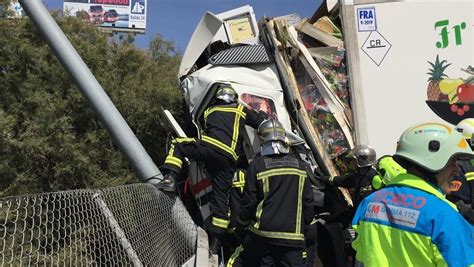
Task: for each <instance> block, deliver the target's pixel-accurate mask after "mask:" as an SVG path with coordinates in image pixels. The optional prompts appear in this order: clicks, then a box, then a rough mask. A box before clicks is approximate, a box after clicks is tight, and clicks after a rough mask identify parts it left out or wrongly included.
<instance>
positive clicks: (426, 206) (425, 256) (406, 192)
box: [352, 123, 474, 266]
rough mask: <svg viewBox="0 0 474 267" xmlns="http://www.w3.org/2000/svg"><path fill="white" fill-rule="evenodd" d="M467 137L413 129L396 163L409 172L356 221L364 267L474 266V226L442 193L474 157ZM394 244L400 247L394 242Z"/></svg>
mask: <svg viewBox="0 0 474 267" xmlns="http://www.w3.org/2000/svg"><path fill="white" fill-rule="evenodd" d="M472 157H473V154H472V150H471V148H470V147H469V145H468V144H467V142H466V140H465V139H464V137H463V136H462V135H461V134H460V133H459V132H457V131H456V130H455V129H453V128H452V127H450V126H448V125H445V124H442V123H424V124H419V125H415V126H413V127H410V128H408V129H407V130H406V131H405V132H404V133H403V134H402V135H401V137H400V139H399V141H398V144H397V151H396V153H395V155H394V156H393V158H394V159H395V160H396V161H397V162H398V163H399V164H400V165H401V166H402V167H403V168H405V169H406V173H401V174H399V175H398V176H397V177H395V178H394V180H392V181H391V183H390V184H389V185H387V186H386V187H384V188H382V189H380V190H378V191H376V192H374V193H372V194H371V195H369V196H367V197H366V198H365V199H364V200H363V201H362V202H361V203H360V205H359V208H358V209H357V211H356V214H355V216H354V219H353V221H352V224H353V227H354V229H356V232H357V234H358V235H357V238H356V240H355V241H354V242H353V244H352V246H353V247H354V249H355V250H356V251H357V254H356V258H357V260H358V261H360V262H362V263H363V264H364V266H470V265H472V264H474V246H473V243H472V233H473V229H472V226H471V225H470V224H469V223H468V222H467V221H466V220H465V219H464V218H463V217H462V216H461V215H460V214H459V213H458V212H457V209H456V206H455V205H454V204H453V203H451V202H450V201H448V200H447V199H446V198H445V196H444V194H443V192H442V188H443V187H444V186H445V184H446V183H448V182H449V180H450V179H451V178H452V177H453V176H454V175H456V173H457V172H458V166H457V161H458V160H459V159H467V158H472ZM394 240H395V241H396V242H394Z"/></svg>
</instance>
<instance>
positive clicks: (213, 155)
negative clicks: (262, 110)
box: [157, 85, 264, 253]
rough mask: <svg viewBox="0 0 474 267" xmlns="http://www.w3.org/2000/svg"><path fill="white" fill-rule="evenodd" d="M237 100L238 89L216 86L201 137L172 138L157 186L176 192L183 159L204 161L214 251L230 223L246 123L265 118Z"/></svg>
mask: <svg viewBox="0 0 474 267" xmlns="http://www.w3.org/2000/svg"><path fill="white" fill-rule="evenodd" d="M237 100H238V95H237V93H236V91H235V90H234V89H233V88H232V87H230V86H229V85H222V86H221V87H220V88H218V89H217V91H216V95H215V101H214V103H213V104H212V105H211V106H210V107H209V108H207V109H206V110H205V112H204V118H203V119H204V126H203V128H204V129H203V131H202V133H201V138H200V139H195V138H177V139H175V140H173V142H172V145H171V148H170V151H169V153H168V156H167V157H166V159H165V163H164V166H163V169H165V175H164V178H163V180H162V181H161V182H160V183H159V184H158V185H157V187H158V188H160V189H162V190H164V191H169V192H174V191H175V181H176V179H177V177H178V174H179V173H180V171H181V167H182V164H183V161H184V158H185V157H186V158H190V159H194V160H197V161H201V162H204V165H205V167H206V170H207V173H208V175H209V177H210V180H211V185H212V191H213V194H212V197H211V199H210V208H211V219H210V222H209V223H208V224H209V230H210V232H211V244H210V249H211V251H212V252H213V253H217V252H218V250H219V249H220V247H221V245H222V243H223V241H224V239H225V234H226V233H227V228H228V225H229V193H230V190H231V185H232V177H233V176H234V172H235V164H236V161H237V159H238V158H239V154H240V153H241V151H242V135H241V133H242V132H243V131H244V127H245V125H249V126H251V127H253V128H257V127H258V125H259V123H260V122H261V121H263V119H264V118H261V117H259V115H258V114H257V113H255V112H252V111H250V110H249V109H247V108H246V107H244V106H243V105H241V104H239V103H237Z"/></svg>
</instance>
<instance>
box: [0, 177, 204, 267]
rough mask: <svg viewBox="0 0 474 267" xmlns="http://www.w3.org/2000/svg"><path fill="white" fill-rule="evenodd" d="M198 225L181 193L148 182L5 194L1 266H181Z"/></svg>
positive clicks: (0, 204)
mask: <svg viewBox="0 0 474 267" xmlns="http://www.w3.org/2000/svg"><path fill="white" fill-rule="evenodd" d="M196 231H197V229H196V225H195V224H194V222H193V221H192V219H191V218H190V217H189V215H188V213H187V212H186V209H185V208H184V206H183V205H182V203H181V202H180V201H179V200H178V199H177V198H176V197H171V196H169V195H166V194H164V193H162V192H160V191H158V190H156V189H155V188H154V187H153V186H151V185H147V184H133V185H127V186H120V187H113V188H107V189H103V190H74V191H64V192H56V193H47V194H38V195H27V196H20V197H10V198H4V199H0V262H1V266H7V265H14V266H26V265H61V266H62V265H68V266H77V265H108V266H122V265H127V266H130V265H135V266H141V265H148V266H180V265H182V264H183V263H185V262H186V261H187V260H189V259H190V258H191V257H192V256H193V255H194V254H195V248H196Z"/></svg>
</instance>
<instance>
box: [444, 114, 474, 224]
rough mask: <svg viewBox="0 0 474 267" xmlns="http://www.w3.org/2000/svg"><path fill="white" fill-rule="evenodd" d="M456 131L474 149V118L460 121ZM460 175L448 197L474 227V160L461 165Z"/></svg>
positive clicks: (452, 183)
mask: <svg viewBox="0 0 474 267" xmlns="http://www.w3.org/2000/svg"><path fill="white" fill-rule="evenodd" d="M456 130H457V131H458V132H460V133H462V135H463V136H464V138H466V141H467V142H468V143H469V144H470V145H471V148H473V147H474V140H473V138H472V137H473V135H474V118H468V119H464V120H462V121H460V122H459V123H458V125H456ZM459 167H460V168H461V173H460V175H458V176H456V177H455V178H454V179H453V181H452V182H451V187H450V189H451V193H450V194H448V195H447V196H446V197H447V198H448V199H449V200H450V201H452V202H453V203H455V204H456V206H457V207H458V209H459V212H460V213H461V214H462V216H464V218H466V220H467V221H468V222H469V223H470V224H472V225H474V160H465V161H462V162H460V163H459Z"/></svg>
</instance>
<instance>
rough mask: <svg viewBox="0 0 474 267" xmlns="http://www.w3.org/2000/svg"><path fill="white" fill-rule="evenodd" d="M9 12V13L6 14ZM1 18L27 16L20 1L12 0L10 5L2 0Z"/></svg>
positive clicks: (0, 5)
mask: <svg viewBox="0 0 474 267" xmlns="http://www.w3.org/2000/svg"><path fill="white" fill-rule="evenodd" d="M7 11H8V13H6V12H7ZM0 16H5V17H7V18H20V17H23V16H26V14H25V11H24V10H23V8H22V7H21V5H20V3H18V0H11V1H9V3H7V1H5V0H0Z"/></svg>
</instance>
